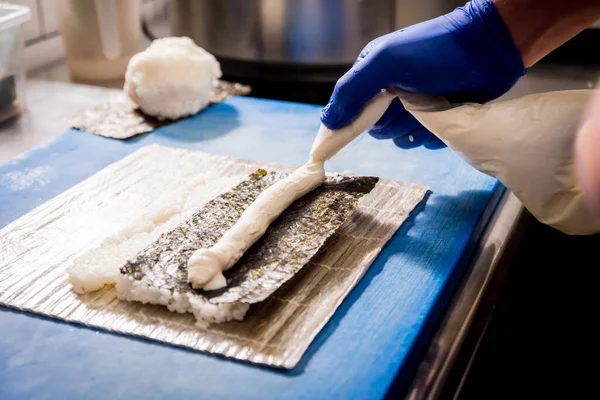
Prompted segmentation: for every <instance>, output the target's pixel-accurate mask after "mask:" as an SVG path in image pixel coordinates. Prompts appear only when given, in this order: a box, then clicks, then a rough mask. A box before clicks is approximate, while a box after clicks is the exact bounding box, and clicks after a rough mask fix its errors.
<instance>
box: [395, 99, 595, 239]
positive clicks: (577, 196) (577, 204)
mask: <svg viewBox="0 0 600 400" xmlns="http://www.w3.org/2000/svg"><path fill="white" fill-rule="evenodd" d="M591 93H592V91H591V90H570V91H559V92H548V93H540V94H533V95H529V96H524V97H521V98H517V99H514V100H507V101H499V102H497V103H491V104H485V105H481V104H461V105H458V106H452V105H451V104H449V103H448V101H446V100H445V99H443V98H440V97H434V96H426V95H419V94H413V93H407V92H398V96H399V98H400V100H401V101H402V103H403V105H404V107H405V108H406V110H408V112H410V113H411V114H412V115H413V116H414V117H415V118H416V119H417V120H418V121H419V122H420V123H421V124H422V125H424V126H425V127H426V128H427V129H429V130H430V131H431V132H432V133H434V134H435V135H436V136H437V137H439V138H440V139H441V140H442V141H443V142H444V143H446V144H447V145H448V147H450V148H451V149H453V150H454V151H456V152H457V153H458V154H459V155H460V156H461V157H462V158H463V159H464V160H465V161H466V162H468V163H469V164H470V165H472V166H473V167H475V168H476V169H478V170H479V171H481V172H483V173H485V174H488V175H491V176H493V177H495V178H497V179H498V180H499V181H500V182H502V184H504V186H506V187H507V188H508V189H509V190H511V191H512V192H513V193H514V194H515V196H516V197H517V198H518V199H519V200H520V201H521V202H522V203H523V205H524V206H525V208H527V209H528V210H529V212H531V213H532V214H533V216H534V217H535V218H536V219H537V220H539V221H540V222H542V223H544V224H546V225H549V226H552V227H554V228H556V229H558V230H560V231H562V232H565V233H568V234H577V235H582V234H593V233H597V232H600V223H598V221H597V220H596V219H595V218H594V217H593V215H592V214H591V213H590V212H589V209H588V208H587V206H586V204H585V202H584V198H583V195H584V192H583V187H582V185H581V182H580V181H579V177H578V174H577V168H576V165H575V159H574V155H573V147H574V142H575V136H576V132H577V128H578V125H579V123H580V119H581V117H582V115H583V113H584V111H585V108H586V105H587V103H588V101H589V99H590V98H591Z"/></svg>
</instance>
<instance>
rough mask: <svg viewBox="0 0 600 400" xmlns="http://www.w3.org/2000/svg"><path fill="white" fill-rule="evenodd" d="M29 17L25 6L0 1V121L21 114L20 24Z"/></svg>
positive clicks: (22, 101)
mask: <svg viewBox="0 0 600 400" xmlns="http://www.w3.org/2000/svg"><path fill="white" fill-rule="evenodd" d="M29 18H30V11H29V8H28V7H24V6H18V5H13V4H7V3H2V2H0V122H2V121H4V120H6V119H8V118H11V117H14V116H16V115H18V114H20V113H21V112H22V111H23V107H24V106H23V104H24V98H25V66H24V65H23V23H25V22H26V21H27V20H28V19H29Z"/></svg>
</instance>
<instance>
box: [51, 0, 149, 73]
mask: <svg viewBox="0 0 600 400" xmlns="http://www.w3.org/2000/svg"><path fill="white" fill-rule="evenodd" d="M55 5H56V11H57V14H56V15H57V18H58V29H59V31H60V34H61V37H62V40H63V44H64V48H65V54H66V57H67V65H68V67H69V72H70V74H71V78H72V79H73V80H75V81H78V82H90V83H96V82H106V81H113V80H119V79H123V77H124V76H125V71H126V69H127V64H128V63H129V60H130V59H131V57H132V56H133V55H134V54H136V53H138V52H139V51H141V50H142V46H143V36H142V30H141V24H140V18H141V5H140V0H55Z"/></svg>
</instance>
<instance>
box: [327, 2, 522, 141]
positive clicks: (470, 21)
mask: <svg viewBox="0 0 600 400" xmlns="http://www.w3.org/2000/svg"><path fill="white" fill-rule="evenodd" d="M525 73H526V69H525V67H524V65H523V61H522V59H521V56H520V54H519V52H518V50H517V48H516V47H515V45H514V43H513V41H512V38H511V36H510V33H509V31H508V29H507V28H506V25H505V24H504V22H503V21H502V19H501V17H500V15H499V14H498V10H497V9H496V7H495V6H494V4H493V3H492V1H491V0H472V1H471V2H469V3H467V4H466V5H465V6H464V7H460V8H457V9H455V10H454V11H452V12H451V13H448V14H446V15H443V16H441V17H438V18H435V19H432V20H429V21H426V22H422V23H419V24H417V25H413V26H410V27H408V28H405V29H401V30H399V31H396V32H393V33H390V34H387V35H385V36H382V37H379V38H377V39H375V40H373V41H372V42H371V43H369V44H368V45H367V46H366V47H365V48H364V49H363V51H362V52H361V53H360V55H359V57H358V59H357V60H356V61H355V63H354V65H353V66H352V68H351V69H350V71H348V72H347V73H346V74H345V75H344V76H342V77H341V78H340V79H339V81H338V82H337V84H336V86H335V89H334V91H333V94H332V97H331V99H330V100H329V103H328V104H327V106H326V107H325V108H324V109H323V111H322V113H321V120H322V122H323V123H324V124H325V126H327V127H328V128H330V129H339V128H342V127H344V126H346V125H347V124H348V123H350V122H351V121H352V120H354V118H356V117H357V116H358V114H359V113H360V111H361V110H362V108H363V106H364V105H365V103H366V102H368V101H369V100H370V99H371V98H373V97H374V96H375V95H376V94H377V93H379V92H380V91H381V90H382V89H385V88H391V87H395V88H400V89H403V90H405V91H410V92H418V93H423V94H430V95H440V96H445V97H446V98H447V99H448V100H449V101H451V102H467V101H468V102H477V103H485V102H488V101H490V100H493V99H495V98H497V97H500V96H501V95H502V94H504V93H506V92H507V91H508V90H509V89H510V88H511V87H512V86H513V85H514V84H515V83H516V81H517V80H518V79H519V78H520V77H521V76H523V75H525ZM369 133H370V134H371V135H372V136H374V137H375V138H377V139H393V140H394V143H395V144H396V145H397V146H399V147H401V148H413V147H417V146H420V145H425V147H428V148H440V147H444V145H443V144H442V142H441V141H439V139H437V138H436V137H435V136H433V134H432V133H430V132H429V131H428V130H427V129H426V128H425V127H423V126H422V125H420V124H419V123H418V122H417V120H415V119H414V118H413V116H412V115H410V114H409V113H408V112H407V111H406V110H404V107H402V103H401V102H400V101H399V100H398V99H394V100H393V102H392V103H391V104H390V106H389V108H388V109H387V111H386V112H385V114H384V115H383V116H382V117H381V119H380V120H379V121H378V122H377V123H376V124H375V125H374V126H373V127H372V128H371V130H370V131H369Z"/></svg>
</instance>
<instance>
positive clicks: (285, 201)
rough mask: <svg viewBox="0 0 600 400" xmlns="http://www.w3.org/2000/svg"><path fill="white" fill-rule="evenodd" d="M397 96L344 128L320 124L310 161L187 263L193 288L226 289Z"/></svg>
mask: <svg viewBox="0 0 600 400" xmlns="http://www.w3.org/2000/svg"><path fill="white" fill-rule="evenodd" d="M394 97H395V95H393V94H391V93H388V92H384V93H382V94H379V95H378V96H376V97H375V98H374V99H373V100H371V102H370V103H369V104H368V105H367V106H366V107H365V108H364V110H363V111H362V113H361V114H360V115H359V116H358V117H357V118H356V119H355V120H354V121H353V122H352V123H351V124H349V125H348V126H346V127H344V128H342V129H339V130H336V131H332V130H330V129H328V128H327V127H325V126H324V125H321V127H320V129H319V132H318V133H317V137H316V138H315V141H314V143H313V146H312V149H311V152H310V159H309V160H308V162H307V163H306V164H304V165H303V166H302V167H300V168H298V169H297V170H295V171H294V172H293V173H291V174H290V175H288V176H287V177H285V178H284V179H282V180H280V181H278V182H276V183H275V184H273V185H272V186H270V187H268V188H267V189H266V190H264V191H263V192H262V193H261V194H260V195H259V196H258V197H257V198H256V200H255V201H254V202H253V203H252V204H250V206H249V207H248V208H247V209H246V210H245V211H244V212H243V213H242V215H241V217H240V219H239V220H238V221H237V222H236V223H235V224H234V225H233V226H232V227H231V229H229V230H228V231H227V232H225V234H224V235H223V236H222V237H221V239H220V240H219V241H218V242H217V243H216V244H215V245H214V246H213V247H211V248H208V249H206V248H204V249H199V250H196V251H195V252H194V253H193V254H192V256H191V257H190V259H189V260H188V282H190V283H191V284H192V287H193V288H195V289H205V290H215V289H219V288H222V287H225V286H227V281H226V279H225V276H223V271H226V270H228V269H229V268H231V267H232V266H234V265H235V263H237V262H238V260H239V259H240V258H242V256H243V255H244V253H245V252H246V250H248V249H249V248H250V246H252V245H253V244H254V243H255V242H256V241H257V240H258V239H259V238H260V237H261V236H262V235H264V233H265V232H266V230H267V228H268V227H269V225H270V224H271V223H272V222H273V221H274V220H275V219H276V218H277V217H278V216H279V215H281V213H282V212H283V211H285V209H287V208H288V207H289V206H290V205H291V204H292V203H293V202H294V201H296V200H297V199H299V198H300V197H302V196H304V195H305V194H307V193H309V192H310V191H312V190H314V189H315V188H317V187H318V186H320V185H321V184H322V183H323V182H324V181H325V167H324V163H325V161H327V160H329V159H330V158H331V157H333V156H334V155H335V154H337V153H338V152H339V151H340V150H341V149H342V148H343V147H344V146H346V145H347V144H348V143H350V142H351V141H352V140H354V139H355V138H356V137H357V136H359V135H360V134H361V133H362V132H364V131H365V130H366V129H367V128H369V127H370V126H371V125H373V124H374V123H375V122H377V120H378V119H379V118H380V117H381V116H382V115H383V113H384V112H385V110H386V109H387V107H388V106H389V104H390V102H391V101H392V99H393V98H394Z"/></svg>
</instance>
